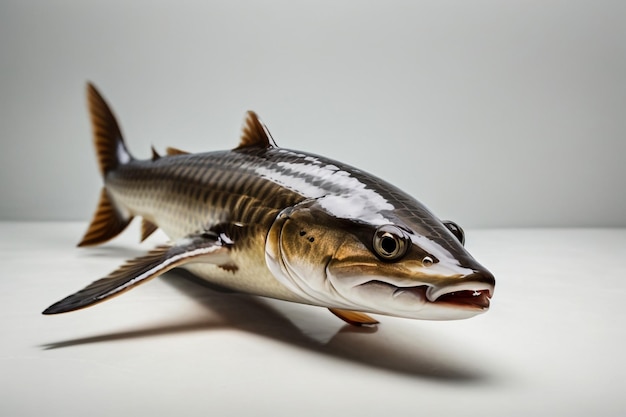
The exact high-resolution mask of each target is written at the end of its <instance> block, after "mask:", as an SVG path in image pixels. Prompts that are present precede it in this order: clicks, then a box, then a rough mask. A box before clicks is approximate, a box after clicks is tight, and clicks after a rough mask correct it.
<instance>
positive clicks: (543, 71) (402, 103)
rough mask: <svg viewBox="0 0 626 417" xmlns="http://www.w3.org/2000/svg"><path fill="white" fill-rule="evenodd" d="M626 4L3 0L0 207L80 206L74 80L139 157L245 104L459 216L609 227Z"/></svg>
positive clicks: (87, 146) (218, 125) (222, 143)
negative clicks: (90, 88) (90, 89)
mask: <svg viewBox="0 0 626 417" xmlns="http://www.w3.org/2000/svg"><path fill="white" fill-rule="evenodd" d="M296 3H297V4H296ZM625 5H626V3H624V2H619V1H616V2H609V1H593V2H592V1H568V2H560V1H558V2H557V1H524V2H499V1H475V2H465V1H439V0H437V1H385V2H383V1H342V2H336V1H326V0H316V1H309V2H292V1H265V2H259V1H197V2H194V1H133V2H127V1H118V0H115V1H113V0H107V1H78V0H75V1H70V0H66V1H62V0H54V1H27V2H25V1H18V0H14V1H7V0H3V1H1V2H0V57H1V58H0V117H1V123H0V138H1V140H2V149H1V151H0V195H1V196H2V198H1V200H0V220H38V219H60V220H62V219H78V220H86V219H87V218H89V217H90V216H91V214H92V211H93V210H94V209H95V205H96V199H97V195H98V192H99V188H100V184H101V182H100V178H99V177H98V171H97V168H96V163H95V157H94V152H93V149H92V146H91V137H90V128H89V124H88V118H87V113H86V109H85V98H84V83H85V81H86V80H88V79H89V80H92V81H93V82H95V83H96V85H98V86H99V88H100V89H101V91H102V92H103V94H104V95H105V96H106V98H107V99H108V100H109V102H110V103H111V104H112V106H113V108H114V110H115V112H116V114H117V115H118V118H119V119H120V122H121V125H122V130H123V131H124V133H125V137H126V140H127V142H128V144H129V147H130V148H131V151H133V152H134V154H135V155H136V156H138V157H147V156H149V147H150V145H151V144H154V145H155V146H156V147H157V148H158V149H164V148H165V147H166V146H170V145H171V146H177V147H180V148H183V149H188V150H190V151H194V152H199V151H207V150H217V149H228V148H231V147H233V146H235V144H236V143H237V139H238V135H239V126H240V124H241V120H242V117H243V114H244V112H245V110H247V109H254V110H256V111H257V112H258V113H259V114H260V115H261V116H262V117H263V118H264V120H265V121H266V122H267V124H268V125H269V127H270V129H271V131H272V133H273V135H274V137H275V139H276V140H277V142H278V143H279V145H281V146H284V147H288V148H294V149H301V150H306V151H310V152H314V153H318V154H323V155H326V156H330V157H333V158H335V159H339V160H341V161H344V162H348V163H351V164H353V165H356V166H358V167H360V168H362V169H365V170H367V171H370V172H373V173H375V174H377V175H379V176H381V177H383V178H385V179H387V180H389V181H391V182H392V183H395V184H397V185H399V186H400V187H402V188H404V189H406V190H407V191H409V192H410V193H411V194H413V195H414V196H416V197H417V198H418V199H420V200H421V201H423V202H424V203H425V204H426V205H428V206H429V207H430V208H431V209H433V211H434V212H435V213H436V214H438V215H439V216H440V217H443V218H451V219H454V220H456V221H458V222H459V223H460V224H461V225H463V226H466V227H501V226H626V201H625V200H626V198H625V192H624V180H625V179H626V168H625V165H626V164H624V163H623V158H624V154H625V150H626V145H625V138H624V136H625V133H626V121H625V119H626V114H625V109H626V81H625V74H626V25H624V19H625V16H626V7H625Z"/></svg>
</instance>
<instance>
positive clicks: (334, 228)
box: [43, 84, 495, 325]
mask: <svg viewBox="0 0 626 417" xmlns="http://www.w3.org/2000/svg"><path fill="white" fill-rule="evenodd" d="M87 97H88V103H89V111H90V116H91V123H92V130H93V136H94V143H95V147H96V153H97V157H98V162H99V166H100V171H101V173H102V176H103V178H104V187H103V188H102V192H101V195H100V202H99V205H98V209H97V210H96V213H95V215H94V217H93V220H92V221H91V224H90V226H89V228H88V230H87V232H86V234H85V236H84V237H83V239H82V241H81V242H80V243H79V246H90V245H97V244H101V243H103V242H106V241H108V240H110V239H112V238H114V237H115V236H117V235H118V234H119V233H120V232H122V231H123V230H124V229H125V228H126V226H127V225H128V224H129V223H130V221H131V220H132V219H133V218H134V217H136V216H141V217H142V221H143V223H142V240H143V239H145V238H146V237H148V236H149V235H150V234H151V233H152V232H154V231H155V230H156V229H157V228H161V229H162V230H163V231H164V232H165V233H166V234H167V235H168V236H169V238H170V239H171V240H172V242H171V243H168V244H165V245H161V246H158V247H157V248H155V249H154V250H152V251H150V252H148V253H147V254H146V255H145V256H140V257H138V258H136V259H133V260H130V261H128V262H127V263H126V264H124V265H122V266H121V267H120V268H119V269H117V270H115V271H114V272H112V273H111V274H109V275H108V276H106V277H104V278H102V279H100V280H98V281H95V282H94V283H92V284H90V285H88V286H87V287H85V288H84V289H82V290H80V291H78V292H76V293H74V294H72V295H70V296H68V297H66V298H64V299H62V300H61V301H59V302H57V303H55V304H53V305H52V306H50V307H49V308H47V309H46V310H45V311H44V312H43V313H44V314H57V313H63V312H68V311H73V310H77V309H81V308H84V307H88V306H91V305H93V304H96V303H99V302H101V301H104V300H107V299H109V298H111V297H113V296H116V295H119V294H121V293H123V292H125V291H127V290H129V289H131V288H133V287H135V286H137V285H139V284H142V283H144V282H146V281H148V280H150V279H152V278H154V277H157V276H159V275H161V274H163V273H164V272H166V271H168V270H170V269H172V268H175V267H182V268H185V269H187V270H189V271H190V272H192V273H193V274H195V275H197V276H198V277H200V278H202V279H204V280H206V281H209V282H211V283H213V284H217V285H219V286H223V287H226V288H229V289H232V290H235V291H241V292H246V293H250V294H254V295H260V296H265V297H272V298H277V299H282V300H287V301H293V302H298V303H305V304H311V305H316V306H321V307H325V308H328V309H330V311H331V312H333V313H334V314H335V315H337V316H338V317H340V318H342V319H343V320H345V321H346V322H348V323H350V324H354V325H372V324H375V323H377V321H376V320H375V319H374V318H372V317H370V316H368V315H367V314H365V313H374V314H383V315H391V316H398V317H406V318H416V319H431V320H451V319H463V318H468V317H472V316H474V315H476V314H478V313H482V312H484V311H486V310H487V309H488V308H489V303H490V298H491V296H492V294H493V290H494V285H495V280H494V277H493V275H492V274H491V273H490V272H489V271H488V270H486V269H485V268H484V267H483V266H481V265H480V264H479V263H478V262H477V261H476V260H475V259H474V258H473V257H472V256H471V255H470V254H469V253H468V252H467V251H466V250H465V248H464V246H463V244H464V239H465V237H464V233H463V230H462V229H461V228H460V227H459V226H458V225H457V224H456V223H454V222H450V221H441V220H439V219H438V218H437V217H436V216H434V215H433V214H432V213H431V212H430V211H429V210H428V209H427V208H426V207H425V206H423V205H422V204H421V203H419V202H418V201H417V200H416V199H414V198H413V197H411V196H409V195H408V194H406V193H405V192H403V191H401V190H400V189H398V188H396V187H395V186H393V185H391V184H389V183H387V182H385V181H383V180H381V179H379V178H376V177H374V176H373V175H370V174H368V173H365V172H363V171H361V170H359V169H356V168H353V167H351V166H348V165H346V164H343V163H340V162H337V161H333V160H331V159H329V158H325V157H322V156H318V155H313V154H309V153H306V152H301V151H294V150H289V149H284V148H280V147H278V146H276V144H275V142H274V140H273V139H272V137H271V135H270V133H269V131H268V129H267V127H266V126H265V125H264V124H263V123H262V122H261V121H260V120H259V118H258V117H257V116H256V114H255V113H254V112H248V114H247V117H246V119H245V122H244V127H243V132H242V136H241V140H240V143H239V145H238V146H237V147H236V148H234V149H233V150H229V151H218V152H208V153H199V154H189V153H187V152H184V151H180V150H177V149H173V148H168V150H167V155H165V156H161V155H159V154H158V153H157V152H156V151H154V149H153V156H152V158H151V159H149V160H137V159H135V158H134V157H133V156H132V155H131V154H130V153H129V151H128V149H127V148H126V145H125V143H124V140H123V138H122V134H121V131H120V128H119V126H118V123H117V121H116V119H115V117H114V115H113V113H112V111H111V110H110V108H109V106H108V105H107V103H106V102H105V100H104V99H103V98H102V96H101V95H100V94H99V93H98V91H97V90H96V88H95V87H94V86H93V85H92V84H88V85H87Z"/></svg>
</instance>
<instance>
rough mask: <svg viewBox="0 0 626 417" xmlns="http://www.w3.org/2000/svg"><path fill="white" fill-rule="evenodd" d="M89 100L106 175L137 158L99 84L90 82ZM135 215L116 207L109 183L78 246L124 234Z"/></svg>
mask: <svg viewBox="0 0 626 417" xmlns="http://www.w3.org/2000/svg"><path fill="white" fill-rule="evenodd" d="M87 101H88V104H89V115H90V118H91V127H92V131H93V141H94V145H95V147H96V155H97V157H98V165H99V167H100V173H101V174H102V177H103V178H106V176H107V174H109V173H110V172H111V171H114V170H115V169H117V168H118V167H119V166H120V165H124V164H127V163H129V162H131V161H132V160H133V159H134V158H133V157H132V155H131V154H130V152H128V149H127V148H126V144H125V143H124V138H123V137H122V133H121V131H120V128H119V125H118V124H117V121H116V120H115V116H114V115H113V112H112V111H111V109H110V108H109V106H108V105H107V103H106V101H104V98H102V96H101V95H100V93H98V90H96V87H95V86H94V85H93V84H91V83H87ZM132 219H133V217H132V216H131V215H129V214H127V213H124V210H120V209H119V207H116V205H115V201H114V199H112V198H111V196H110V194H109V192H108V191H107V189H106V187H103V188H102V191H101V193H100V201H99V203H98V208H97V209H96V213H95V214H94V216H93V219H92V220H91V223H90V225H89V228H88V229H87V232H86V233H85V235H84V236H83V239H82V240H81V241H80V243H79V244H78V246H91V245H97V244H100V243H103V242H106V241H108V240H110V239H112V238H114V237H115V236H117V235H118V234H120V233H121V232H122V231H123V230H124V229H125V228H126V226H128V224H129V223H130V221H131V220H132Z"/></svg>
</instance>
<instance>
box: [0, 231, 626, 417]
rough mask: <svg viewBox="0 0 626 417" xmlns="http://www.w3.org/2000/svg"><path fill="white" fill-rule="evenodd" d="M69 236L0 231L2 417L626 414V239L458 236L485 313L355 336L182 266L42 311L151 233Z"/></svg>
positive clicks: (328, 320) (384, 323)
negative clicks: (188, 274) (87, 302)
mask: <svg viewBox="0 0 626 417" xmlns="http://www.w3.org/2000/svg"><path fill="white" fill-rule="evenodd" d="M83 227H84V224H13V223H4V224H1V223H0V260H1V261H2V263H3V275H4V277H3V278H2V279H1V280H0V306H1V308H2V311H1V312H0V313H1V314H0V326H1V328H2V331H3V343H2V344H1V345H0V346H1V347H0V366H1V367H2V370H3V372H2V374H1V375H2V376H1V377H0V390H1V391H2V393H3V401H2V403H1V404H0V411H1V413H0V414H2V415H7V416H9V415H10V416H13V415H32V416H39V415H46V416H61V415H63V416H68V415H70V416H71V415H85V413H87V412H88V413H89V415H90V416H110V415H116V414H120V415H122V414H123V415H128V414H131V415H132V414H141V415H152V416H167V415H172V414H177V415H178V414H181V413H182V414H184V415H192V416H195V415H197V416H200V415H202V416H206V415H219V416H230V415H232V416H238V415H252V414H254V415H257V414H259V413H263V414H264V415H265V414H269V413H271V414H272V415H274V416H293V415H298V416H318V415H323V414H326V415H334V414H341V415H358V416H359V417H363V416H380V415H384V414H391V415H409V414H410V415H415V414H420V413H421V414H422V415H435V414H436V415H454V416H458V415H464V416H467V415H469V416H472V415H475V416H502V415H507V416H511V415H519V416H527V415H553V416H556V415H559V416H560V415H567V416H575V415H580V416H589V415H616V416H617V415H623V413H624V411H625V410H626V400H624V397H623V395H622V393H621V391H622V389H621V386H622V385H621V382H623V381H624V380H625V379H626V365H624V361H623V360H622V356H623V352H622V350H623V348H622V347H623V341H624V340H625V336H626V331H625V329H624V326H622V325H621V324H620V320H621V318H622V317H624V316H625V314H626V306H625V305H624V303H623V302H622V300H623V299H624V296H625V295H626V287H625V284H624V281H623V277H624V276H625V275H626V260H624V258H623V256H621V254H623V253H626V230H501V231H498V230H494V231H471V230H469V231H468V232H467V235H468V246H469V249H470V250H471V251H472V252H473V253H476V255H477V256H479V257H480V259H481V260H483V261H484V263H485V264H486V265H489V267H490V268H491V269H492V270H493V272H494V274H495V275H496V278H497V289H496V292H495V296H494V299H493V304H492V308H491V311H489V312H488V313H486V314H485V315H482V316H479V317H476V318H472V319H469V320H462V321H456V322H428V321H417V320H404V319H396V318H391V317H383V316H378V317H377V318H378V319H379V320H380V321H381V325H380V326H379V328H378V330H377V331H374V332H368V331H367V330H366V331H363V330H359V329H353V328H350V327H347V326H344V324H343V323H342V322H340V321H339V320H338V319H336V318H335V317H334V316H332V315H331V314H330V313H328V312H327V311H325V310H323V309H320V308H315V307H308V306H302V305H297V304H291V303H285V302H279V301H272V300H264V299H260V298H256V297H249V296H245V295H239V294H233V293H222V292H218V291H216V290H214V289H210V288H206V287H204V286H200V285H198V284H196V283H195V282H191V281H189V280H187V279H186V278H185V277H184V276H183V275H182V274H181V273H178V272H176V273H169V274H167V275H166V276H165V277H163V278H162V279H157V280H154V281H152V282H150V283H148V284H146V285H144V286H142V287H140V288H137V289H135V290H133V291H130V292H128V293H127V294H124V295H122V296H120V297H118V298H116V299H114V300H112V301H109V302H107V303H104V304H102V305H98V306H95V307H93V308H90V309H86V310H84V311H79V312H74V313H70V314H65V315H60V316H55V317H45V316H41V315H40V314H39V313H40V311H41V310H42V309H43V308H45V307H46V306H47V305H48V304H50V303H51V302H53V301H55V300H56V299H58V298H59V297H60V296H63V295H64V294H66V293H68V292H70V291H72V290H75V289H77V288H80V287H82V286H84V285H85V284H86V283H87V282H88V281H90V280H92V279H96V278H98V277H99V276H102V275H104V274H106V273H107V272H109V271H110V270H111V269H114V268H115V267H116V266H117V265H118V264H119V263H121V262H122V261H123V259H124V258H126V257H133V256H136V255H137V254H138V252H139V250H138V249H141V248H143V250H145V249H147V248H149V247H151V246H152V245H154V244H155V243H156V241H158V240H159V238H160V236H154V237H153V238H151V239H149V241H148V242H146V243H144V244H142V245H141V246H140V245H138V244H137V243H136V237H137V236H138V235H139V232H138V230H137V229H138V228H137V227H134V228H131V229H132V230H130V231H128V232H126V233H125V234H124V235H123V236H121V237H120V238H119V239H117V240H115V241H113V242H111V243H110V244H108V245H105V246H102V247H99V248H94V249H90V250H83V249H75V248H74V247H73V245H74V244H75V240H76V239H77V238H78V237H79V236H80V235H81V233H82V231H83V230H82V229H83ZM135 232H136V234H135ZM590 257H592V258H593V259H594V260H595V262H594V263H589V262H588V259H590ZM590 276H593V277H594V286H593V288H592V289H590V288H589V282H590V281H589V277H590ZM181 410H184V412H182V411H181Z"/></svg>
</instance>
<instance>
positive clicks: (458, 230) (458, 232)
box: [443, 220, 465, 246]
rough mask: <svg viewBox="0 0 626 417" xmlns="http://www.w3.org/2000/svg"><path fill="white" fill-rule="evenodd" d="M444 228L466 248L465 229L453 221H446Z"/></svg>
mask: <svg viewBox="0 0 626 417" xmlns="http://www.w3.org/2000/svg"><path fill="white" fill-rule="evenodd" d="M443 224H444V226H446V227H447V228H448V230H449V231H451V232H452V234H453V235H454V236H455V237H456V238H457V239H458V240H459V242H461V245H463V246H465V232H464V231H463V228H462V227H461V226H459V225H458V224H456V223H455V222H453V221H450V220H446V221H444V222H443Z"/></svg>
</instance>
